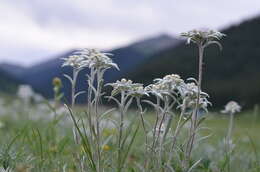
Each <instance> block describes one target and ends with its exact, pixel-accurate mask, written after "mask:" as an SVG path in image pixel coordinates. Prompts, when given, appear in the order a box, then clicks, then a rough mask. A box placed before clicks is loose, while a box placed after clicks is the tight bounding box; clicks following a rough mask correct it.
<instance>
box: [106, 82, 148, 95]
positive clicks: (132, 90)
mask: <svg viewBox="0 0 260 172" xmlns="http://www.w3.org/2000/svg"><path fill="white" fill-rule="evenodd" d="M107 85H110V86H112V87H113V91H112V93H111V95H112V96H115V95H117V94H118V93H121V92H127V93H128V95H131V96H133V97H141V96H144V95H147V96H148V94H147V91H146V89H145V88H144V87H143V84H139V83H133V81H131V80H126V79H124V78H123V79H121V81H116V82H115V83H110V84H107Z"/></svg>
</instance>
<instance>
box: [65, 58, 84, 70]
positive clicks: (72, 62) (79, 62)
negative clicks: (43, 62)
mask: <svg viewBox="0 0 260 172" xmlns="http://www.w3.org/2000/svg"><path fill="white" fill-rule="evenodd" d="M62 59H63V60H64V63H63V64H62V67H64V66H71V67H73V68H75V69H80V68H82V67H83V66H84V65H83V62H84V58H83V57H81V56H79V55H71V56H69V57H68V58H62Z"/></svg>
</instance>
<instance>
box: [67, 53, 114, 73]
mask: <svg viewBox="0 0 260 172" xmlns="http://www.w3.org/2000/svg"><path fill="white" fill-rule="evenodd" d="M108 55H111V54H109V53H102V52H100V51H98V50H96V49H87V48H85V49H79V50H77V51H75V52H74V53H73V55H71V56H69V57H68V58H63V60H65V62H64V64H63V65H62V66H72V67H73V68H77V69H80V68H83V67H88V68H96V69H108V68H111V67H114V68H116V69H118V70H119V68H118V66H117V64H115V63H113V61H112V59H111V58H109V57H108Z"/></svg>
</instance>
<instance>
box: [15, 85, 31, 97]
mask: <svg viewBox="0 0 260 172" xmlns="http://www.w3.org/2000/svg"><path fill="white" fill-rule="evenodd" d="M17 96H18V97H19V98H21V99H30V98H32V97H33V96H34V91H33V89H32V87H31V86H30V85H20V86H19V87H18V91H17Z"/></svg>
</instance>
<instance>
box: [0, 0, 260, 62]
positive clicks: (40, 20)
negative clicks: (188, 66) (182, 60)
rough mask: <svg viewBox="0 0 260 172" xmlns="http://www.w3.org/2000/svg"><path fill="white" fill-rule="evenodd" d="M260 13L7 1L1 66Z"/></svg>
mask: <svg viewBox="0 0 260 172" xmlns="http://www.w3.org/2000/svg"><path fill="white" fill-rule="evenodd" d="M257 14H259V15H260V0H1V3H0V62H3V61H5V62H14V63H17V64H23V65H31V64H33V63H37V62H40V61H44V60H46V59H47V58H51V57H52V56H54V55H56V54H59V53H61V52H63V51H67V50H69V49H72V48H79V47H91V48H99V49H110V48H113V47H118V46H122V45H126V44H128V43H130V42H132V41H135V40H138V39H142V38H145V37H149V36H153V35H158V34H160V33H169V34H171V35H178V34H179V33H180V32H183V31H188V30H191V29H194V28H213V29H221V28H225V27H227V26H229V25H230V24H236V23H239V22H241V21H243V20H245V19H248V18H251V17H253V16H256V15H257Z"/></svg>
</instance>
